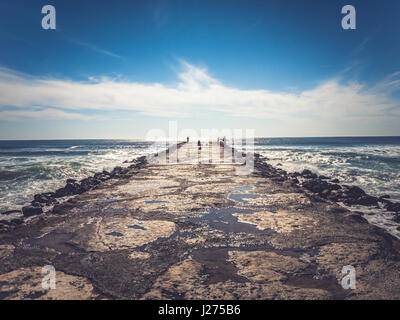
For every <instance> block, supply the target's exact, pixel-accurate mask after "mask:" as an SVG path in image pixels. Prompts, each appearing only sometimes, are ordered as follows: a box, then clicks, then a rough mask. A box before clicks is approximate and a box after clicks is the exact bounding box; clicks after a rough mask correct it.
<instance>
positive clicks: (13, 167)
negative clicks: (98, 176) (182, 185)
mask: <svg viewBox="0 0 400 320" xmlns="http://www.w3.org/2000/svg"><path fill="white" fill-rule="evenodd" d="M152 148H153V147H152V143H150V142H145V141H137V140H51V141H50V140H42V141H22V140H19V141H0V212H4V211H7V210H14V209H20V208H21V206H24V205H26V204H28V203H29V202H31V201H32V200H33V196H34V195H35V194H37V193H42V192H49V191H55V190H56V189H58V188H60V187H63V186H64V185H65V181H66V179H76V180H80V179H83V178H86V177H88V176H90V175H93V174H94V173H96V172H99V171H102V170H107V171H110V170H112V169H113V168H114V167H116V166H125V165H126V166H127V165H129V164H124V163H123V162H124V161H125V160H133V159H135V158H137V157H140V156H143V155H146V154H148V153H149V152H155V150H152Z"/></svg>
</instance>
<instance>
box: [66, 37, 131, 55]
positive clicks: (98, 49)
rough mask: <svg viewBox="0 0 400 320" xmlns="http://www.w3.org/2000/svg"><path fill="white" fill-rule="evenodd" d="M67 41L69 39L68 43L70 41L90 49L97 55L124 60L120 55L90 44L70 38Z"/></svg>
mask: <svg viewBox="0 0 400 320" xmlns="http://www.w3.org/2000/svg"><path fill="white" fill-rule="evenodd" d="M67 39H68V41H70V42H72V43H74V44H76V45H78V46H81V47H84V48H87V49H90V50H92V51H94V52H97V53H100V54H104V55H106V56H109V57H112V58H116V59H123V57H122V56H120V55H118V54H116V53H113V52H111V51H108V50H105V49H102V48H99V47H97V46H95V45H93V44H90V43H87V42H84V41H80V40H78V39H74V38H69V37H68V38H67Z"/></svg>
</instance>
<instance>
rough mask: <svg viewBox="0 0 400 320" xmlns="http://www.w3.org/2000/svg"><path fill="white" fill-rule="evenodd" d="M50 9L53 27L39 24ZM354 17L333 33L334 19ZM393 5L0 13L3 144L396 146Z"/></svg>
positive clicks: (145, 5) (26, 8) (398, 48)
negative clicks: (173, 141) (159, 138)
mask: <svg viewBox="0 0 400 320" xmlns="http://www.w3.org/2000/svg"><path fill="white" fill-rule="evenodd" d="M46 4H51V5H53V6H54V7H55V8H56V19H57V26H56V30H43V29H42V27H41V20H42V17H43V14H41V8H42V6H44V5H46ZM346 4H352V5H354V7H355V8H356V18H357V29H356V30H343V29H342V27H341V19H342V17H343V15H342V14H341V8H342V7H343V6H344V5H346ZM399 9H400V3H399V2H398V1H395V0H393V1H391V0H384V1H382V2H378V1H368V0H363V1H359V0H351V1H336V0H335V1H320V0H315V1H314V0H308V1H294V0H291V1H289V0H271V1H268V0H267V1H236V0H230V1H222V0H214V1H205V0H202V1H193V0H183V1H150V0H148V1H125V0H114V1H112V2H111V1H54V0H52V1H50V0H49V1H36V0H26V1H22V0H13V1H7V0H3V1H1V2H0V139H59V138H127V139H129V138H143V137H144V136H145V135H146V132H148V130H150V129H153V128H161V129H164V128H167V127H168V121H169V120H177V121H178V127H179V128H181V129H184V128H193V129H195V130H200V129H202V128H204V129H206V128H217V129H222V128H243V129H245V128H252V129H254V130H255V133H256V135H257V136H343V135H400V126H399V120H400V102H399V101H400V100H399V99H400V94H399V91H400V90H399V89H400V59H399V58H398V57H399V56H400V38H399V36H398V30H400V28H399V27H400V22H399V19H398V13H399V12H400V10H399Z"/></svg>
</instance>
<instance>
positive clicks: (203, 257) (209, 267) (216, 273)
mask: <svg viewBox="0 0 400 320" xmlns="http://www.w3.org/2000/svg"><path fill="white" fill-rule="evenodd" d="M228 252H229V250H228V249H225V248H223V249H220V248H213V249H200V250H197V251H195V252H194V253H193V259H194V260H196V261H197V262H199V263H201V264H202V267H203V268H202V273H203V274H204V275H207V284H212V283H217V282H225V281H228V280H231V281H234V282H240V283H243V282H249V280H248V279H247V278H245V277H243V276H241V275H238V271H239V270H238V269H237V267H236V266H235V265H234V264H233V263H232V262H231V261H228Z"/></svg>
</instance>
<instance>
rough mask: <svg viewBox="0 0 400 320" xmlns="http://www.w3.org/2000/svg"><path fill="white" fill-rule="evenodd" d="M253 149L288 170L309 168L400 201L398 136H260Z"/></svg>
mask: <svg viewBox="0 0 400 320" xmlns="http://www.w3.org/2000/svg"><path fill="white" fill-rule="evenodd" d="M255 151H256V152H258V153H260V154H262V155H264V156H266V157H267V158H268V159H269V163H270V164H272V165H275V166H276V165H279V166H280V167H281V168H282V169H285V170H286V171H288V172H293V171H301V170H303V169H310V170H311V171H313V172H316V173H318V174H322V175H326V176H331V177H335V178H338V179H339V180H340V183H342V184H349V185H356V186H359V187H361V188H362V189H364V191H366V192H367V193H369V194H371V195H374V196H381V195H383V194H388V195H390V196H391V198H392V200H393V201H400V137H340V138H272V139H265V138H260V139H256V140H255Z"/></svg>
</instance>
